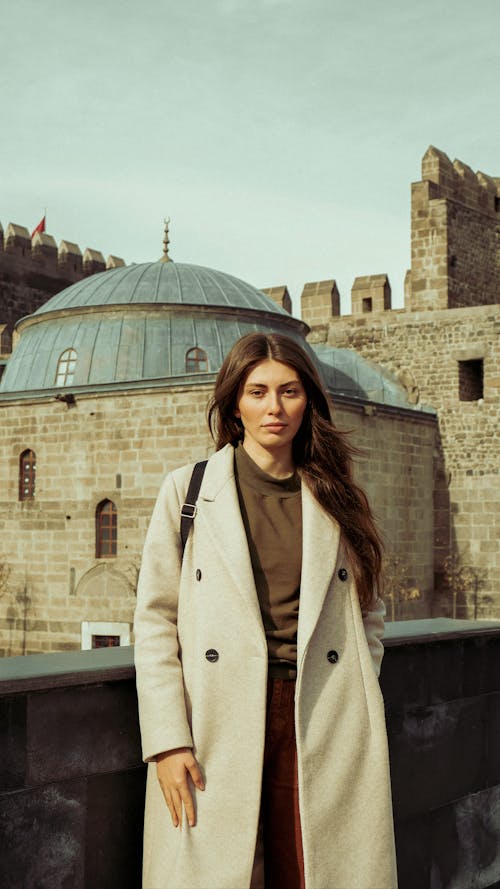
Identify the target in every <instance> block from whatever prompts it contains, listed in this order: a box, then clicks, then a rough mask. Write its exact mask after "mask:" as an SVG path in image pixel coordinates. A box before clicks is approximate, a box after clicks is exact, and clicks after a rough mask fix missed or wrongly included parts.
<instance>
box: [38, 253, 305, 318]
mask: <svg viewBox="0 0 500 889" xmlns="http://www.w3.org/2000/svg"><path fill="white" fill-rule="evenodd" d="M141 304H142V305H144V304H147V305H151V304H155V305H171V306H221V307H230V308H233V309H253V310H257V311H260V312H263V311H264V312H272V313H273V314H275V315H286V316H287V317H289V316H288V313H287V312H285V310H284V309H282V308H281V306H279V305H278V304H277V303H275V302H274V300H273V299H271V297H270V296H266V294H265V293H262V292H261V291H260V290H257V289H256V288H255V287H252V285H251V284H247V283H246V282H245V281H241V280H240V279H239V278H235V277H234V276H233V275H226V274H225V273H224V272H218V271H216V270H215V269H209V268H205V267H204V266H199V265H188V264H187V263H180V262H163V261H161V260H160V261H159V262H145V263H141V264H140V265H130V266H123V267H121V268H117V269H110V270H109V271H106V272H101V273H100V274H97V275H91V276H90V277H89V278H84V279H83V280H82V281H78V282H77V283H76V284H72V285H71V287H68V288H66V290H62V291H61V293H58V294H57V296H54V297H52V299H49V300H48V302H46V303H45V304H44V305H43V306H41V308H39V309H37V311H36V312H35V313H34V314H35V315H43V314H46V313H47V312H54V311H60V310H61V309H75V308H79V307H82V306H117V305H141Z"/></svg>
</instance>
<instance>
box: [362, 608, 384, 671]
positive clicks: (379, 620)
mask: <svg viewBox="0 0 500 889" xmlns="http://www.w3.org/2000/svg"><path fill="white" fill-rule="evenodd" d="M384 617H385V605H384V603H383V601H382V599H379V598H375V599H374V600H373V602H372V603H371V605H370V610H369V611H363V626H364V628H365V635H366V641H367V642H368V648H369V649H370V654H371V656H372V662H373V669H374V670H375V673H376V674H377V676H379V675H380V667H381V665H382V658H383V656H384V646H383V644H382V637H383V635H384Z"/></svg>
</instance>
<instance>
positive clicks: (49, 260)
mask: <svg viewBox="0 0 500 889" xmlns="http://www.w3.org/2000/svg"><path fill="white" fill-rule="evenodd" d="M124 265H125V262H124V260H123V259H120V257H119V256H108V258H107V260H105V259H104V256H103V254H102V253H101V252H100V251H99V250H93V249H91V248H90V247H86V248H85V250H84V251H83V253H82V251H81V250H80V247H79V246H78V244H74V243H73V241H67V240H62V241H60V243H59V246H58V245H57V244H56V241H55V238H54V237H53V236H52V235H50V234H48V233H47V232H39V231H37V232H34V234H33V237H31V235H30V233H29V231H28V229H27V228H26V227H25V226H24V225H17V223H15V222H9V224H8V225H7V227H6V229H5V231H4V229H3V226H2V224H1V223H0V355H1V356H4V357H5V356H7V355H8V354H9V353H10V351H11V348H12V334H13V330H14V325H15V324H16V322H17V321H18V320H19V318H21V317H23V316H24V315H31V314H32V312H35V311H36V309H38V308H39V307H40V306H41V305H43V303H45V302H47V300H48V299H50V297H51V296H53V295H54V294H55V293H59V292H60V291H61V290H64V288H65V287H69V285H70V284H74V283H75V281H80V280H81V279H82V278H86V277H88V276H89V275H95V274H96V272H104V271H105V270H106V269H115V268H117V267H118V266H124Z"/></svg>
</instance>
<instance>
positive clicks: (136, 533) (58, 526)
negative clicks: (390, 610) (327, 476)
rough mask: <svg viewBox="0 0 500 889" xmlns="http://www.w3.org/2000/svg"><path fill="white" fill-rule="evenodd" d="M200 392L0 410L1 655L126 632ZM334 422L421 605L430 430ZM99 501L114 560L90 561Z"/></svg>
mask: <svg viewBox="0 0 500 889" xmlns="http://www.w3.org/2000/svg"><path fill="white" fill-rule="evenodd" d="M211 389H212V387H211V385H200V386H197V387H193V386H184V387H182V386H180V387H176V388H168V389H155V390H146V391H144V390H143V391H141V392H136V393H128V394H127V393H116V392H113V394H112V395H111V394H110V395H109V396H106V395H101V396H95V395H87V396H83V395H81V396H79V395H78V394H77V395H76V406H75V407H70V408H68V407H67V406H66V405H65V404H64V403H61V402H57V401H55V400H51V399H39V400H37V401H35V400H33V402H32V403H30V402H26V401H23V400H19V401H17V402H13V403H10V404H7V403H5V402H4V403H2V404H1V405H0V478H1V479H2V488H1V492H2V493H1V501H0V540H1V545H0V555H1V556H2V559H3V561H4V562H5V563H6V564H7V565H8V566H9V568H10V569H11V575H10V578H9V582H8V589H7V590H6V591H4V592H3V594H1V590H0V594H1V595H0V655H1V654H12V655H14V654H20V653H23V652H25V653H30V652H41V651H60V650H63V649H66V648H79V647H80V645H81V626H80V624H81V621H84V620H85V621H124V622H128V623H131V621H132V616H133V610H134V605H135V594H134V591H135V581H136V576H137V568H138V566H139V561H140V554H141V551H142V545H143V542H144V536H145V532H146V528H147V525H148V521H149V517H150V514H151V511H152V508H153V504H154V500H155V498H156V495H157V493H158V489H159V486H160V483H161V480H162V478H163V477H164V475H165V474H166V472H167V471H169V470H171V469H173V468H175V467H176V466H180V465H182V464H185V463H187V462H190V461H194V460H196V459H201V458H203V457H206V456H207V455H208V454H209V453H210V452H211V450H212V445H211V440H210V438H209V435H208V432H206V431H205V430H206V420H205V409H206V402H207V399H208V397H209V394H210V392H211ZM336 422H337V424H338V425H339V427H340V428H349V429H354V430H355V432H356V435H357V441H358V444H361V445H362V446H363V447H365V449H366V451H367V457H366V462H365V463H364V464H362V465H361V466H360V470H359V472H360V478H361V481H362V482H363V484H365V485H366V487H367V489H368V492H369V494H370V496H371V499H372V501H373V505H374V508H375V511H376V512H377V514H378V515H379V516H380V520H381V525H382V528H383V530H384V531H385V534H386V537H387V539H388V542H389V546H390V547H391V549H392V548H394V550H395V551H396V552H399V553H400V554H402V555H404V556H405V558H407V559H408V561H409V570H410V572H411V574H412V576H413V577H414V579H415V583H416V584H417V585H418V586H419V587H420V588H421V590H422V592H423V594H424V595H423V596H422V601H421V603H420V605H421V608H422V609H425V608H426V607H428V598H427V597H428V596H429V594H430V591H431V589H432V519H429V515H430V514H431V512H432V474H433V450H434V443H435V435H436V429H435V422H434V420H433V418H432V417H431V418H429V417H425V416H422V417H419V416H418V415H417V417H416V418H413V417H412V415H411V414H410V413H404V412H399V413H398V412H397V411H396V412H393V413H391V412H387V411H386V412H384V409H383V408H382V409H380V411H378V410H377V412H376V413H374V414H372V415H371V416H370V415H368V414H366V413H365V412H364V411H363V410H362V408H360V407H357V408H354V407H352V406H349V405H339V406H337V409H336ZM26 448H30V449H32V450H34V451H35V453H36V458H37V473H36V496H35V499H34V500H33V501H24V502H19V500H18V471H19V456H20V454H21V453H22V452H23V451H24V450H25V449H26ZM117 476H120V478H119V479H117ZM117 484H119V487H118V486H117ZM103 499H109V500H112V501H113V502H114V503H115V505H116V507H117V510H118V555H117V557H116V558H107V559H96V558H95V510H96V506H97V504H98V503H99V502H100V501H102V500H103ZM395 507H396V508H395ZM410 542H411V543H412V547H411V551H409V543H410ZM0 561H1V560H0ZM96 569H97V571H96ZM89 572H90V573H89ZM424 613H425V611H424Z"/></svg>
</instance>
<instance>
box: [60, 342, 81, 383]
mask: <svg viewBox="0 0 500 889" xmlns="http://www.w3.org/2000/svg"><path fill="white" fill-rule="evenodd" d="M76 359H77V355H76V352H75V350H74V349H66V350H65V351H64V352H63V353H62V355H61V357H60V358H59V361H58V362H57V371H56V380H55V385H56V386H71V384H72V382H73V379H74V376H75V369H76Z"/></svg>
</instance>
